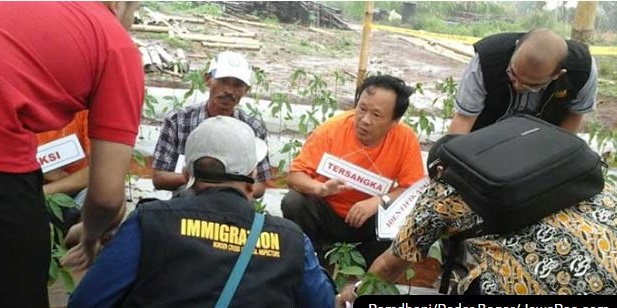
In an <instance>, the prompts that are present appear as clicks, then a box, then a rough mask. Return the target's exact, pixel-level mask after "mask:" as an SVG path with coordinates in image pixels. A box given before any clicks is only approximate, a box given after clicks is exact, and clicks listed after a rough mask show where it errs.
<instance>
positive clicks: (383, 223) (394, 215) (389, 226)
mask: <svg viewBox="0 0 617 308" xmlns="http://www.w3.org/2000/svg"><path fill="white" fill-rule="evenodd" d="M430 182H431V181H430V180H429V178H428V177H423V178H422V179H420V180H419V181H417V182H415V183H414V184H413V185H411V186H410V187H409V188H407V189H406V190H405V191H404V192H403V193H402V194H401V195H400V196H399V197H398V198H396V200H395V201H394V202H392V204H390V206H389V207H388V208H384V207H383V206H379V210H378V211H377V237H378V238H379V239H394V238H395V237H396V234H397V233H398V230H399V229H400V228H401V226H402V225H403V223H404V222H405V219H406V218H407V215H409V213H410V212H411V210H412V209H413V208H414V207H415V205H416V203H417V202H418V199H419V198H420V195H422V193H423V192H424V191H425V190H426V188H427V187H428V186H429V184H430Z"/></svg>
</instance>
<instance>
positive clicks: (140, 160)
mask: <svg viewBox="0 0 617 308" xmlns="http://www.w3.org/2000/svg"><path fill="white" fill-rule="evenodd" d="M133 159H134V160H135V162H136V163H137V164H138V165H140V166H142V167H145V166H146V158H145V157H144V156H143V154H141V152H139V151H135V150H133Z"/></svg>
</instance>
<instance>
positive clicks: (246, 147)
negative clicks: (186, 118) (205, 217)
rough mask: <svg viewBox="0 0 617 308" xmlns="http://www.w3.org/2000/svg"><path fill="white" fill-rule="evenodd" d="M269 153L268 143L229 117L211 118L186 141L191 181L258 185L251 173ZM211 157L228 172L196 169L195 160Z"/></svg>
mask: <svg viewBox="0 0 617 308" xmlns="http://www.w3.org/2000/svg"><path fill="white" fill-rule="evenodd" d="M267 154H268V146H267V145H266V142H265V141H263V140H261V139H259V138H258V137H256V136H255V132H254V131H253V129H252V128H251V127H250V126H249V125H248V124H246V123H244V122H242V121H240V120H238V119H235V118H233V117H228V116H216V117H211V118H207V119H206V120H205V121H203V122H202V123H201V124H199V126H197V128H196V129H194V130H193V131H192V132H191V133H190V134H189V137H188V139H187V140H186V147H185V161H186V167H187V172H188V173H189V176H190V178H189V181H188V183H187V184H186V187H187V188H189V187H191V186H193V184H194V183H195V181H203V182H210V183H220V182H223V181H240V182H247V183H254V182H255V179H254V178H252V177H251V172H252V171H253V170H255V168H256V167H257V164H258V163H259V162H260V161H262V160H263V159H264V158H265V157H266V155H267ZM204 157H209V158H214V159H216V160H218V161H220V162H221V163H222V164H223V166H224V167H225V173H222V174H221V173H216V174H213V173H207V172H204V171H202V170H199V169H198V168H195V161H197V160H199V159H200V158H204Z"/></svg>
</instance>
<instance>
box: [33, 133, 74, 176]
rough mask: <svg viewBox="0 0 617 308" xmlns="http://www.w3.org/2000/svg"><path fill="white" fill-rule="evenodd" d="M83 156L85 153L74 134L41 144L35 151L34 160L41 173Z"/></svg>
mask: <svg viewBox="0 0 617 308" xmlns="http://www.w3.org/2000/svg"><path fill="white" fill-rule="evenodd" d="M84 157H86V155H85V154H84V150H83V148H82V147H81V144H80V143H79V140H78V139H77V135H75V134H71V135H68V136H66V137H62V138H60V139H56V140H54V141H51V142H48V143H45V144H42V145H40V146H39V147H38V149H37V153H36V160H37V161H38V163H39V165H41V170H42V171H43V173H45V172H47V171H51V170H54V169H58V168H61V167H64V166H66V165H68V164H70V163H72V162H75V161H78V160H80V159H82V158H84Z"/></svg>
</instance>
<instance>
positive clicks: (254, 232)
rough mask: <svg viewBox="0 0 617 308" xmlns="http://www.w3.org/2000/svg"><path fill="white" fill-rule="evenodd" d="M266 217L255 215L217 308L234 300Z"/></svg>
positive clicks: (259, 214) (223, 306)
mask: <svg viewBox="0 0 617 308" xmlns="http://www.w3.org/2000/svg"><path fill="white" fill-rule="evenodd" d="M264 219H265V215H264V214H261V213H255V218H253V225H252V226H251V231H250V233H249V237H248V239H247V240H246V243H245V244H244V247H242V251H241V252H240V256H239V257H238V260H236V264H235V265H234V268H233V270H232V271H231V274H230V275H229V278H228V279H227V283H225V287H224V288H223V292H221V296H220V297H219V299H218V301H217V302H216V305H215V306H214V307H215V308H225V307H227V306H229V303H230V302H231V299H232V298H233V296H234V294H235V293H236V290H237V289H238V285H239V284H240V279H242V276H243V275H244V271H245V270H246V267H247V265H248V263H249V261H250V259H251V256H252V255H253V250H254V249H255V245H256V244H257V239H258V238H259V234H260V233H261V228H262V227H263V225H264Z"/></svg>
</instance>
